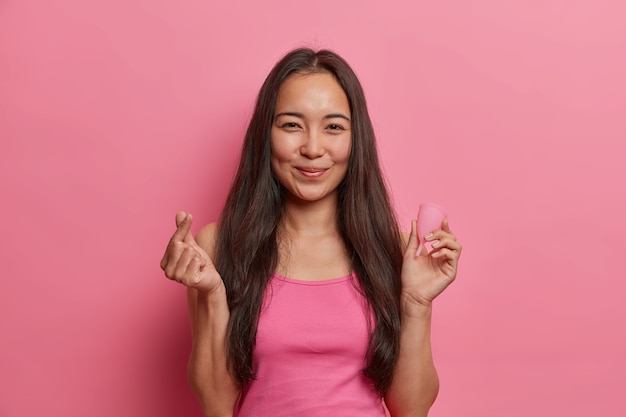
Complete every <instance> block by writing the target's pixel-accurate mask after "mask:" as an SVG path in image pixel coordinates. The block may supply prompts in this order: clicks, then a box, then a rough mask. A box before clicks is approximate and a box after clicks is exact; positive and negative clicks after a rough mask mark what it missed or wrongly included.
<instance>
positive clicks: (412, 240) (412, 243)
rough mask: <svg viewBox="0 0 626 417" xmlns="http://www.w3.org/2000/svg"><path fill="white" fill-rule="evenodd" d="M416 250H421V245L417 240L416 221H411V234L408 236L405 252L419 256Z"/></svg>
mask: <svg viewBox="0 0 626 417" xmlns="http://www.w3.org/2000/svg"><path fill="white" fill-rule="evenodd" d="M418 249H421V243H420V242H419V241H418V239H417V220H411V233H410V234H409V241H408V243H407V248H406V252H407V253H410V254H413V255H419V252H418Z"/></svg>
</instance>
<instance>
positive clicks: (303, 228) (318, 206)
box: [281, 197, 338, 237]
mask: <svg viewBox="0 0 626 417" xmlns="http://www.w3.org/2000/svg"><path fill="white" fill-rule="evenodd" d="M281 227H282V229H283V230H284V231H285V232H286V233H287V235H289V236H302V237H305V236H310V237H314V236H316V235H327V234H328V233H336V232H337V229H338V228H337V198H336V197H335V198H332V199H325V200H323V201H316V202H303V201H294V200H287V201H285V206H284V212H283V218H282V220H281Z"/></svg>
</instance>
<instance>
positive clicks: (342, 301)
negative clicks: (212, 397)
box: [235, 275, 386, 417]
mask: <svg viewBox="0 0 626 417" xmlns="http://www.w3.org/2000/svg"><path fill="white" fill-rule="evenodd" d="M357 285H358V281H357V279H356V277H354V276H347V277H343V278H336V279H331V280H325V281H300V280H294V279H290V278H285V277H282V276H279V275H275V276H274V277H273V279H272V280H271V282H270V284H269V285H268V289H267V290H266V293H265V297H264V307H263V310H262V312H261V315H260V317H259V324H258V330H257V337H256V347H255V349H254V353H253V366H254V370H255V372H256V379H255V380H253V381H252V383H251V384H250V386H249V387H248V388H247V389H246V390H245V392H243V393H242V395H241V397H240V399H239V402H238V405H237V410H236V412H235V416H237V417H251V416H254V417H281V416H285V417H287V416H289V417H325V416H329V417H330V416H332V417H342V416H350V417H352V416H359V417H384V416H385V415H386V412H385V407H384V405H383V401H382V399H381V398H380V396H378V395H377V394H376V392H375V391H374V388H373V385H372V382H371V380H370V379H369V378H367V377H365V376H364V375H363V372H361V371H362V369H363V368H364V366H365V353H366V351H367V345H368V340H369V329H368V322H367V316H366V311H368V309H367V307H366V302H365V299H364V298H363V296H362V295H361V294H360V293H359V291H358V290H357V288H356V286H357Z"/></svg>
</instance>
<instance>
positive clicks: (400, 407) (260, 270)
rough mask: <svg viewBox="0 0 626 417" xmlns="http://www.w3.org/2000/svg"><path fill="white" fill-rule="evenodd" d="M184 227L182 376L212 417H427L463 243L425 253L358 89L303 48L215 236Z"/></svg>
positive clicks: (281, 83)
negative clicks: (395, 205) (386, 174)
mask: <svg viewBox="0 0 626 417" xmlns="http://www.w3.org/2000/svg"><path fill="white" fill-rule="evenodd" d="M191 221H192V219H191V216H190V215H188V214H186V213H184V212H179V213H177V215H176V224H177V230H176V232H175V233H174V235H173V236H172V238H171V240H170V243H169V245H168V247H167V250H166V252H165V255H164V257H163V260H162V261H161V267H162V268H163V270H164V271H165V275H166V276H167V277H168V278H169V279H172V280H175V281H178V282H180V283H182V284H183V285H186V286H187V287H188V304H189V312H190V317H191V321H192V328H193V346H192V352H191V356H190V359H189V367H188V376H189V381H190V384H191V386H192V388H193V390H194V391H195V393H196V395H197V396H198V398H199V400H200V402H201V404H202V406H203V410H204V413H205V414H206V415H207V416H233V415H236V416H239V417H245V416H272V417H275V416H282V415H284V416H316V417H318V416H384V415H385V413H386V412H387V410H386V409H388V412H389V413H390V414H391V416H394V417H395V416H426V415H427V413H428V410H429V408H430V406H431V405H432V403H433V402H434V400H435V397H436V395H437V392H438V378H437V373H436V370H435V368H434V366H433V361H432V354H431V345H430V323H431V311H432V301H433V300H434V298H435V297H437V296H438V295H439V294H440V293H441V292H442V291H443V290H444V289H445V288H446V287H447V286H448V285H449V284H450V283H451V282H452V281H453V280H454V278H455V276H456V271H457V264H458V259H459V255H460V252H461V246H460V245H459V244H458V243H457V242H456V238H455V236H454V235H453V234H452V232H451V231H450V229H449V227H448V224H447V221H444V222H443V224H442V228H441V229H440V230H434V231H433V232H432V233H430V234H429V235H428V236H427V240H429V241H431V242H432V243H433V245H432V247H433V250H432V251H431V252H430V253H427V252H426V251H425V250H423V251H422V253H420V254H418V253H417V248H418V242H417V237H416V231H415V221H413V223H412V228H411V234H410V236H408V237H406V236H403V235H402V234H401V233H400V231H399V227H398V224H397V221H396V219H395V215H394V211H393V209H392V207H391V204H390V201H389V197H388V192H387V189H386V187H385V183H384V179H383V176H382V173H381V170H380V167H379V163H378V156H377V151H376V142H375V137H374V133H373V129H372V124H371V121H370V118H369V115H368V112H367V108H366V104H365V98H364V94H363V91H362V89H361V86H360V83H359V81H358V79H357V77H356V75H355V74H354V72H353V71H352V70H351V68H350V67H349V65H348V64H347V63H346V62H345V61H344V60H343V59H342V58H341V57H339V56H338V55H337V54H335V53H333V52H330V51H326V50H322V51H318V52H315V51H312V50H310V49H297V50H294V51H292V52H290V53H288V54H287V55H286V56H285V57H284V58H283V59H282V60H281V61H279V62H278V63H277V64H276V66H275V67H274V68H273V69H272V71H271V72H270V74H269V75H268V77H267V79H266V81H265V83H264V84H263V86H262V88H261V90H260V92H259V96H258V98H257V103H256V108H255V112H254V114H253V116H252V119H251V121H250V124H249V127H248V130H247V133H246V137H245V141H244V144H243V150H242V155H241V160H240V164H239V168H238V171H237V174H236V177H235V180H234V183H233V185H232V188H231V190H230V193H229V195H228V198H227V201H226V204H225V207H224V210H223V212H222V215H221V218H220V220H219V222H218V223H217V224H210V225H207V226H205V227H203V228H202V229H201V230H200V231H199V232H198V234H197V236H196V237H195V238H194V237H193V236H192V235H191V233H190V226H191Z"/></svg>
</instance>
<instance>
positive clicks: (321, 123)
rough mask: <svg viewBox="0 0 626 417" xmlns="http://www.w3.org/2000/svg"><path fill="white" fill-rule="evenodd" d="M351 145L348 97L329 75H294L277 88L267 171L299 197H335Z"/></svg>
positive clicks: (312, 199)
mask: <svg viewBox="0 0 626 417" xmlns="http://www.w3.org/2000/svg"><path fill="white" fill-rule="evenodd" d="M351 143H352V134H351V114H350V105H349V104H348V98H347V97H346V94H345V93H344V91H343V89H342V88H341V86H340V85H339V83H338V82H337V80H336V79H335V77H334V76H333V75H331V74H329V73H325V72H323V73H314V74H293V75H291V76H289V77H288V78H287V79H286V80H285V81H284V82H283V83H282V85H281V86H280V89H279V90H278V97H277V100H276V111H275V116H274V120H273V123H272V131H271V147H272V157H271V163H272V171H273V172H274V175H275V176H276V178H278V180H279V181H280V183H281V184H282V185H283V187H284V188H285V190H286V192H287V198H290V199H295V200H299V201H308V202H312V201H322V200H328V201H336V197H337V187H338V186H339V184H340V183H341V181H342V180H343V178H344V177H345V175H346V172H347V170H348V160H349V158H350V147H351Z"/></svg>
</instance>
